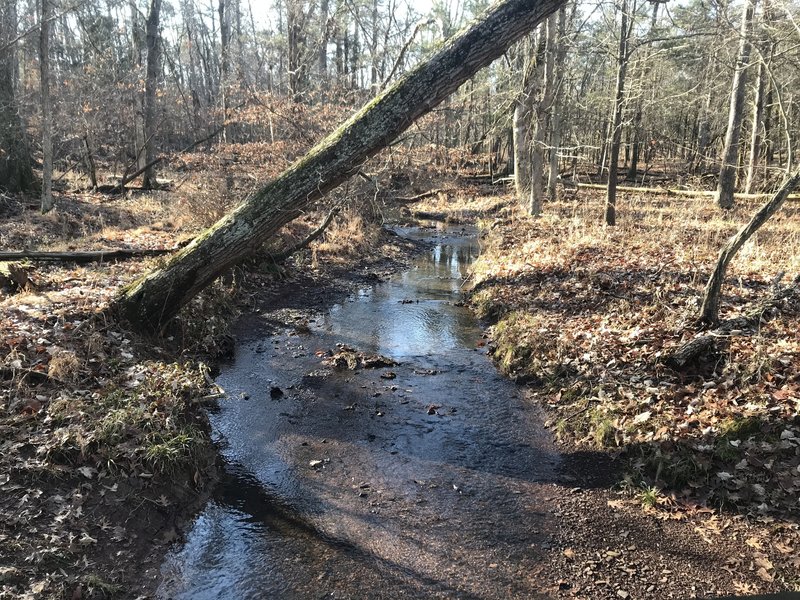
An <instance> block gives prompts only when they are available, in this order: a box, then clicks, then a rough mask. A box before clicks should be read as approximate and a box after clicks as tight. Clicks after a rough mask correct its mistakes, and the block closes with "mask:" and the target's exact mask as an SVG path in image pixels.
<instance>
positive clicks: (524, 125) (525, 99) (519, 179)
mask: <svg viewBox="0 0 800 600" xmlns="http://www.w3.org/2000/svg"><path fill="white" fill-rule="evenodd" d="M530 44H533V47H532V48H530V49H528V46H529V45H530ZM537 45H538V44H537V43H536V42H535V41H534V42H530V40H526V42H525V44H524V46H525V49H524V50H523V52H524V53H525V61H524V64H523V74H522V91H521V92H520V94H519V96H518V97H517V99H516V102H514V115H513V118H512V122H511V127H512V138H513V146H514V187H515V189H516V191H517V198H518V199H519V201H520V203H523V204H524V203H525V202H526V200H527V198H528V197H529V196H530V189H531V188H530V185H531V141H530V128H531V117H532V115H533V103H534V91H535V90H534V78H535V65H536V58H535V48H536V46H537Z"/></svg>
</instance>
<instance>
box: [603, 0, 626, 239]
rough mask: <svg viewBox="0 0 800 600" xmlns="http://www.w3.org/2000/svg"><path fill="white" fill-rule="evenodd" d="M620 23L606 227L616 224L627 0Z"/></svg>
mask: <svg viewBox="0 0 800 600" xmlns="http://www.w3.org/2000/svg"><path fill="white" fill-rule="evenodd" d="M620 13H621V15H622V18H621V20H622V23H621V27H620V30H619V50H618V52H617V87H616V94H615V95H614V110H613V115H612V119H611V147H610V149H609V158H608V186H607V188H606V225H616V224H617V168H618V163H619V148H620V146H621V145H622V108H623V103H624V100H625V74H626V73H627V70H628V37H629V35H630V28H629V27H628V0H622V3H621V6H620Z"/></svg>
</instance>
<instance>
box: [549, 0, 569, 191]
mask: <svg viewBox="0 0 800 600" xmlns="http://www.w3.org/2000/svg"><path fill="white" fill-rule="evenodd" d="M557 40H558V41H557V43H556V48H554V49H553V52H555V57H554V61H553V62H554V70H555V73H554V77H555V81H554V85H555V88H556V89H555V97H554V98H553V108H552V110H551V115H550V162H549V169H548V170H549V172H548V176H547V197H548V199H549V200H550V201H551V202H555V201H556V183H557V182H558V150H559V147H560V146H561V129H562V123H563V122H564V119H562V117H561V106H562V105H563V101H564V69H565V68H566V64H565V61H566V56H567V12H566V9H565V8H564V7H563V6H562V7H561V8H560V9H558V38H557Z"/></svg>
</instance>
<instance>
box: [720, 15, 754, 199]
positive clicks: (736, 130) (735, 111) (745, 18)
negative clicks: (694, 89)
mask: <svg viewBox="0 0 800 600" xmlns="http://www.w3.org/2000/svg"><path fill="white" fill-rule="evenodd" d="M756 2H757V0H747V2H746V3H745V5H744V10H743V11H742V23H741V26H740V28H739V54H738V58H737V59H736V70H735V71H734V74H733V85H732V87H731V102H730V108H729V109H728V129H727V132H726V133H725V148H724V150H723V151H722V166H721V167H720V170H719V184H718V186H717V204H718V205H719V206H720V208H731V207H732V206H733V193H734V191H735V189H736V173H737V171H738V165H739V138H740V135H741V131H742V120H743V118H744V97H745V87H746V85H747V64H748V62H749V61H750V31H751V29H752V24H753V15H754V14H755V10H756Z"/></svg>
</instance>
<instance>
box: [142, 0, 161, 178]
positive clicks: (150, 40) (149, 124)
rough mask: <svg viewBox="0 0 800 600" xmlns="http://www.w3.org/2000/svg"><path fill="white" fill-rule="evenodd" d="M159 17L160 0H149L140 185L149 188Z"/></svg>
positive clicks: (153, 151) (153, 157)
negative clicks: (142, 175) (143, 167)
mask: <svg viewBox="0 0 800 600" xmlns="http://www.w3.org/2000/svg"><path fill="white" fill-rule="evenodd" d="M160 17H161V0H151V2H150V12H149V13H148V15H147V25H146V29H145V31H146V33H145V35H146V36H147V37H146V39H147V73H146V77H145V82H144V134H145V142H144V148H145V151H144V159H145V164H146V165H148V166H147V168H146V169H145V171H144V178H143V182H142V187H144V188H146V189H150V188H153V187H155V184H156V170H155V164H156V162H155V161H156V144H155V139H154V138H155V134H156V126H155V125H156V123H155V120H156V88H157V87H158V73H159V60H160V57H159V52H160V46H161V36H160V35H159V33H158V27H159V22H160Z"/></svg>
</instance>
